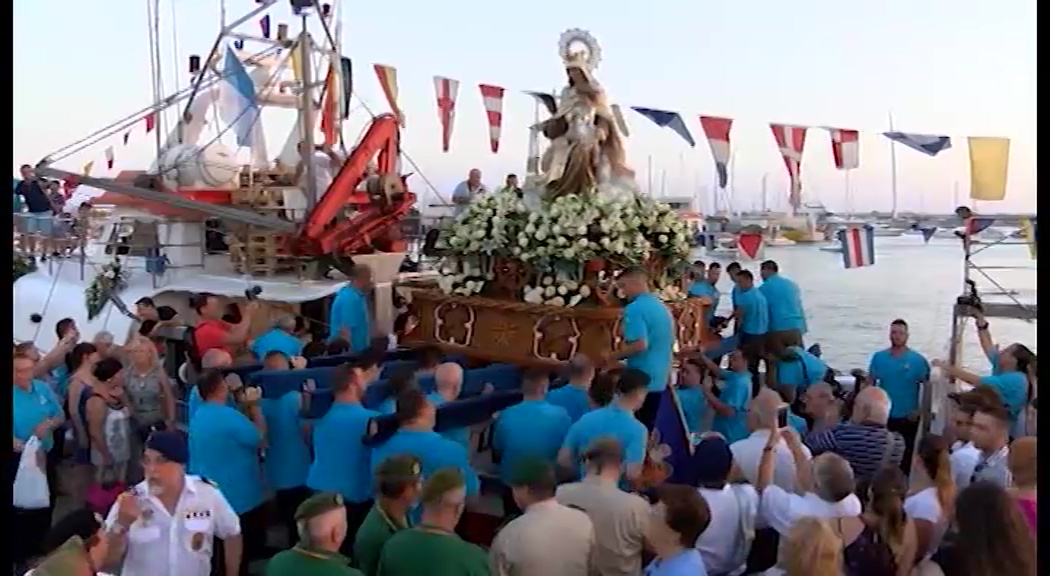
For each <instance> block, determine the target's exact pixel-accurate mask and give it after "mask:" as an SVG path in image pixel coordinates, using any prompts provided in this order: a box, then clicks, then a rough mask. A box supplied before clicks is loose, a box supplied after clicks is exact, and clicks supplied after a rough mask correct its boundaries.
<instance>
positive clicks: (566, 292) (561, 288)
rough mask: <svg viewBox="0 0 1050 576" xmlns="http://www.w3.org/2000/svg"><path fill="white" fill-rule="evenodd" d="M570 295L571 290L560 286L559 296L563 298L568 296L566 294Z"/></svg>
mask: <svg viewBox="0 0 1050 576" xmlns="http://www.w3.org/2000/svg"><path fill="white" fill-rule="evenodd" d="M568 293H569V289H568V288H566V287H565V286H564V285H562V286H558V294H559V295H561V296H565V295H566V294H568Z"/></svg>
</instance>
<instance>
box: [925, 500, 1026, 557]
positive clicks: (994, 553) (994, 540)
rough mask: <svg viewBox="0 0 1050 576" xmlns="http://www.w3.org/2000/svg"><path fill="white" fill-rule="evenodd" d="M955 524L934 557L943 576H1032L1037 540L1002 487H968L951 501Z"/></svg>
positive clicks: (1015, 504)
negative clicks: (949, 535)
mask: <svg viewBox="0 0 1050 576" xmlns="http://www.w3.org/2000/svg"><path fill="white" fill-rule="evenodd" d="M954 525H955V529H956V530H955V532H954V533H953V534H952V536H951V537H950V538H946V541H945V542H944V544H942V545H941V548H940V549H939V550H938V551H937V553H936V554H934V555H933V561H934V562H936V563H937V565H938V566H940V567H941V570H942V571H943V572H944V574H945V576H989V575H995V574H1003V575H1004V576H1005V575H1009V576H1036V550H1035V536H1034V535H1033V534H1032V530H1031V529H1029V527H1028V524H1027V523H1026V522H1025V520H1024V515H1023V514H1022V513H1021V511H1020V510H1019V509H1018V507H1017V503H1016V502H1015V501H1014V499H1013V498H1011V496H1010V494H1009V493H1008V492H1007V491H1006V489H1005V488H1003V487H1001V486H999V485H998V484H995V483H993V482H975V483H973V484H971V485H969V486H967V487H966V488H965V489H964V490H963V491H962V492H959V497H958V498H956V500H955V520H954Z"/></svg>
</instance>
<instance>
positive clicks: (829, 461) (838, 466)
mask: <svg viewBox="0 0 1050 576" xmlns="http://www.w3.org/2000/svg"><path fill="white" fill-rule="evenodd" d="M856 488H857V484H856V481H855V480H854V479H853V468H852V467H850V465H849V462H848V461H846V459H845V458H843V457H842V456H839V455H838V454H835V453H833V452H825V453H824V454H821V455H820V456H817V457H816V458H814V459H813V492H814V493H815V494H816V495H817V496H819V497H820V499H821V500H824V501H825V502H839V501H841V500H843V499H844V498H846V497H848V496H849V495H850V494H853V492H854V490H856Z"/></svg>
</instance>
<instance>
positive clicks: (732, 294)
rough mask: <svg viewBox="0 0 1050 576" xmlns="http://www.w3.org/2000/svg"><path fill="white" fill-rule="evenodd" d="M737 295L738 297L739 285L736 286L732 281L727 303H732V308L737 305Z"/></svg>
mask: <svg viewBox="0 0 1050 576" xmlns="http://www.w3.org/2000/svg"><path fill="white" fill-rule="evenodd" d="M739 297H740V286H737V285H736V282H733V289H732V290H730V291H729V303H730V304H732V305H733V309H734V310H735V309H736V307H737V303H736V301H737V298H739Z"/></svg>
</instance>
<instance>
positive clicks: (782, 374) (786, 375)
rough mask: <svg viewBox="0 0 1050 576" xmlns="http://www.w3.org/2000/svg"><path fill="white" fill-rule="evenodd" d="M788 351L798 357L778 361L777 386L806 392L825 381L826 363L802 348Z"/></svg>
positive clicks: (793, 348) (798, 347)
mask: <svg viewBox="0 0 1050 576" xmlns="http://www.w3.org/2000/svg"><path fill="white" fill-rule="evenodd" d="M788 349H789V350H791V351H793V352H794V353H795V356H796V357H795V358H794V359H791V360H778V361H777V384H783V385H785V386H794V387H796V388H798V389H799V390H805V389H806V388H808V387H809V386H810V385H811V384H815V383H817V382H822V381H823V380H824V375H825V374H827V372H828V365H827V363H826V362H824V361H823V360H821V359H820V358H819V357H818V356H816V355H815V354H810V353H809V352H807V351H806V350H805V349H803V348H802V347H800V346H790V347H789V348H788Z"/></svg>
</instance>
